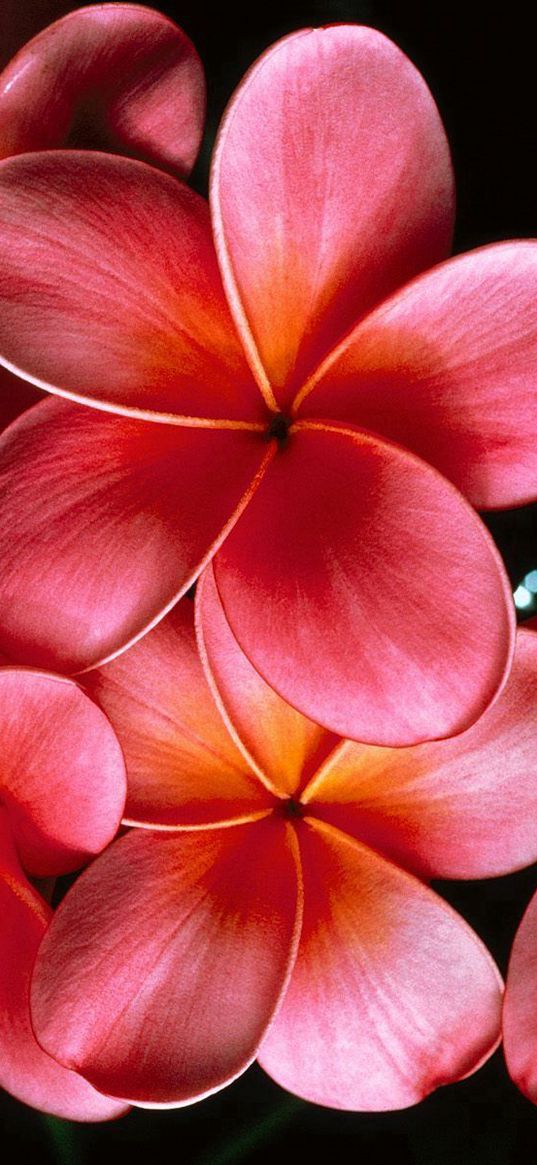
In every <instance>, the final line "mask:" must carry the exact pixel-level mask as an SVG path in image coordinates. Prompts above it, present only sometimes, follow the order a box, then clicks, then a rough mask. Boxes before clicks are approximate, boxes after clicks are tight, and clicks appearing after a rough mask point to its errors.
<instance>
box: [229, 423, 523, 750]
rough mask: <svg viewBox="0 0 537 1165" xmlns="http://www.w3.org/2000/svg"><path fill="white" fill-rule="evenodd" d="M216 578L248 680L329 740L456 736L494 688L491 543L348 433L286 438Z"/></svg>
mask: <svg viewBox="0 0 537 1165" xmlns="http://www.w3.org/2000/svg"><path fill="white" fill-rule="evenodd" d="M214 567H215V576H216V581H217V585H218V588H219V591H220V594H221V598H222V601H223V604H224V608H225V611H226V614H227V617H228V620H229V623H230V626H231V629H232V631H233V633H234V634H235V635H236V636H237V639H238V640H239V643H240V644H241V646H242V648H243V650H244V651H245V652H246V653H247V655H248V657H249V659H251V661H252V663H253V664H254V666H255V667H256V668H258V670H259V671H260V672H261V674H262V675H263V676H264V677H265V679H266V680H267V681H268V682H269V683H270V684H271V685H272V686H273V687H274V688H275V689H276V691H277V692H279V693H280V695H282V696H283V697H284V698H285V699H287V700H289V701H290V702H292V703H293V705H294V706H295V707H297V708H299V709H300V710H301V711H302V712H303V713H304V715H307V716H310V717H311V719H314V720H317V721H318V722H319V723H321V724H324V725H326V727H328V728H330V729H332V730H333V731H334V732H338V733H339V734H340V735H341V736H349V737H351V738H352V739H355V740H361V741H367V742H371V743H374V744H389V745H394V746H397V745H402V744H413V743H417V742H418V741H420V740H424V739H431V738H433V737H438V736H448V735H451V734H454V733H455V732H460V731H461V730H462V729H463V728H466V727H468V725H469V724H471V723H472V722H473V721H474V720H476V719H477V717H478V716H479V714H480V713H481V712H482V711H484V709H485V708H486V707H487V705H488V704H489V703H490V701H491V700H492V698H493V696H494V695H495V694H496V692H497V690H498V688H499V686H500V685H501V684H502V681H503V678H504V676H505V675H506V671H507V668H508V666H509V663H510V655H511V644H512V636H513V608H512V599H511V592H510V589H509V585H508V583H507V579H506V578H505V575H504V572H503V568H502V564H501V561H500V558H499V555H498V553H497V551H496V548H495V547H494V544H493V542H492V539H491V538H490V537H489V535H488V534H487V532H486V530H485V528H484V526H483V525H482V524H481V523H480V521H479V520H478V518H477V517H476V515H475V514H474V512H473V511H472V510H471V509H470V507H469V506H468V505H467V503H466V502H465V501H464V499H463V498H462V497H461V495H460V494H458V493H457V492H456V490H454V489H453V487H452V486H451V485H450V484H449V483H448V482H447V481H445V480H444V479H443V478H441V477H440V476H439V475H438V474H437V473H436V472H435V471H434V470H433V469H431V468H430V467H429V466H427V465H426V464H425V463H424V462H422V461H419V460H418V459H417V458H414V457H412V456H411V455H410V454H407V453H406V452H405V451H404V450H402V449H399V448H398V447H397V446H392V445H389V444H388V443H384V442H383V441H381V440H380V439H379V440H377V439H376V438H374V437H371V436H368V435H367V434H365V433H360V432H359V431H357V430H354V431H353V430H351V429H350V428H346V429H343V428H341V429H338V428H337V427H329V426H328V425H320V424H319V425H315V424H314V422H309V423H306V422H304V423H303V425H302V426H297V427H296V428H295V429H294V431H291V434H290V437H289V440H288V444H287V446H286V448H284V449H283V450H282V452H281V453H280V454H279V455H278V456H277V457H276V458H275V459H274V461H273V463H272V465H271V467H270V471H269V472H268V473H267V475H266V478H265V479H264V481H263V482H262V485H261V487H260V489H259V490H258V492H257V493H256V495H255V496H254V497H253V499H252V501H251V503H250V505H249V506H248V508H247V510H246V511H245V513H244V514H243V515H242V516H241V519H240V522H238V523H237V525H236V527H235V529H234V530H233V532H232V534H231V535H230V536H229V537H228V538H227V539H226V542H225V544H224V545H223V546H222V548H221V549H220V550H219V552H218V555H217V556H216V558H215V563H214Z"/></svg>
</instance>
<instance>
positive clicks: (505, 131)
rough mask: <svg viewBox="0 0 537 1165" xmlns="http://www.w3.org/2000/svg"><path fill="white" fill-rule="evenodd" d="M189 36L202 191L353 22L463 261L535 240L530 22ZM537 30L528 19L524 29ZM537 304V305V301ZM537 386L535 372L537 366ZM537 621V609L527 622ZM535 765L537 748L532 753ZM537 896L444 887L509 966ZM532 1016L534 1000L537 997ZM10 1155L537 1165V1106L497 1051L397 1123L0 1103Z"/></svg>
mask: <svg viewBox="0 0 537 1165" xmlns="http://www.w3.org/2000/svg"><path fill="white" fill-rule="evenodd" d="M154 6H155V7H157V8H159V9H160V10H161V11H163V12H165V13H167V14H168V15H170V16H172V17H173V18H174V19H175V20H176V21H177V22H178V23H179V24H181V25H182V27H183V28H184V29H185V30H186V32H187V33H188V34H189V35H190V37H191V39H192V40H193V41H194V43H195V45H196V47H197V49H198V51H199V53H200V55H201V57H202V60H203V62H204V64H205V68H206V71H207V79H208V89H209V117H208V133H207V140H206V144H205V146H204V149H203V152H202V156H201V158H200V161H199V163H198V165H197V167H196V170H195V172H194V184H195V185H196V186H197V188H198V189H199V190H201V191H202V192H205V190H206V182H207V168H208V158H209V156H210V152H211V146H212V141H213V138H214V132H215V129H216V126H217V124H218V121H219V119H220V116H221V114H222V111H223V109H224V107H225V104H226V102H227V100H228V98H229V96H230V94H231V92H232V91H233V88H234V87H235V85H236V84H237V82H238V81H239V79H240V77H241V76H242V74H243V72H244V70H245V69H246V68H247V67H248V65H250V64H251V62H252V61H253V60H254V59H255V58H256V56H258V54H259V53H260V52H262V50H263V49H264V48H266V47H267V45H269V44H270V43H271V42H272V41H274V40H275V39H277V38H278V37H280V36H282V35H283V34H284V33H286V32H288V31H291V30H292V29H295V28H300V27H303V26H305V25H309V24H326V23H331V22H337V21H356V22H360V23H365V24H370V25H372V26H374V27H376V28H379V29H381V30H382V31H383V32H385V33H387V34H388V35H389V36H391V37H392V38H393V39H394V40H395V41H396V42H397V43H398V44H399V45H400V46H401V47H402V48H403V49H404V50H405V52H406V53H407V54H408V55H409V56H410V57H411V59H412V60H413V61H414V63H415V64H416V65H417V66H418V67H419V68H420V69H421V71H422V73H423V74H424V76H425V78H426V80H427V81H428V84H429V86H430V88H431V89H432V91H433V94H434V96H435V98H436V100H437V103H438V105H439V108H440V111H441V114H442V116H443V119H444V122H445V124H446V128H447V131H448V136H449V139H450V142H451V146H452V150H453V157H454V164H455V172H456V178H457V189H458V220H457V233H456V239H455V249H456V250H457V251H460V250H467V249H469V248H472V247H475V246H478V245H480V244H482V243H487V242H490V241H492V240H496V239H503V238H515V237H531V236H535V235H537V200H536V197H535V179H534V170H535V163H536V156H535V155H536V148H535V147H536V129H535V122H536V115H537V101H536V94H535V63H534V57H535V47H534V46H535V34H536V32H537V28H536V22H535V17H533V18H528V15H527V12H525V6H524V7H523V5H522V4H517V3H511V4H510V5H508V6H505V7H504V8H503V9H502V8H500V7H499V6H498V7H496V8H495V9H493V8H492V6H490V7H487V6H485V5H481V4H477V3H473V4H472V3H471V2H470V3H469V4H466V5H463V4H460V3H458V2H457V0H455V2H454V3H449V4H448V3H436V4H435V3H434V2H432V0H430V2H427V0H421V2H419V0H415V2H406V0H400V2H396V0H392V2H389V0H385V2H381V0H379V2H376V0H369V2H364V3H360V2H359V0H354V2H352V0H331V2H327V3H321V2H317V0H310V2H309V3H308V2H301V3H299V2H297V0H295V2H292V3H273V4H272V5H270V7H268V6H265V5H264V4H262V3H259V2H258V3H251V2H250V4H248V5H247V6H246V7H244V6H243V5H240V4H239V3H237V2H236V0H227V2H226V3H225V4H219V5H218V6H215V7H213V6H211V7H210V6H209V5H208V4H207V3H206V0H195V2H194V3H191V2H188V0H184V2H182V3H179V2H177V0H176V2H175V3H174V2H170V3H159V4H156V5H154ZM72 7H76V4H70V3H65V2H64V0H33V2H32V0H0V61H2V60H6V59H7V58H8V57H9V55H10V53H11V52H12V51H14V50H15V49H16V47H18V44H19V43H20V42H21V41H22V40H23V39H26V37H29V36H31V35H32V34H33V33H34V32H36V31H37V30H38V29H39V28H41V27H43V25H44V24H45V23H47V19H48V18H50V17H53V16H56V15H60V14H62V13H63V12H66V11H69V10H70V9H71V8H72ZM530 19H531V23H530V22H529V20H530ZM536 308H537V305H536ZM536 377H537V370H536ZM487 524H488V525H489V528H490V529H491V531H492V533H493V535H494V537H495V538H496V540H497V542H498V545H499V547H500V550H501V552H502V554H503V556H504V559H505V562H506V565H507V569H508V571H509V573H510V575H511V578H512V582H513V587H516V586H517V585H518V584H519V583H520V582H521V581H522V579H523V577H524V576H525V574H526V573H527V572H528V571H530V570H531V569H534V568H537V505H536V506H533V507H525V508H523V509H521V510H518V511H509V512H505V513H502V514H496V515H492V516H489V517H488V518H487ZM536 612H537V606H535V604H534V606H533V608H531V607H530V608H527V609H526V610H525V611H524V612H521V614H522V616H523V617H526V616H527V615H530V614H532V613H536ZM536 766H537V742H536ZM536 887H537V871H536V870H535V868H533V869H529V870H526V871H523V872H522V873H519V874H514V875H512V876H511V877H508V878H497V879H492V880H489V881H487V882H480V883H464V884H463V883H454V882H451V883H441V884H440V883H439V884H438V889H440V891H441V893H443V894H444V895H445V897H446V898H448V899H449V901H450V902H451V903H452V904H453V905H454V906H455V907H456V908H457V909H459V910H460V911H461V913H463V914H464V915H465V917H466V918H467V919H468V920H469V922H470V923H471V924H472V925H473V926H474V928H475V929H476V931H477V932H478V933H479V934H480V935H481V937H482V938H483V939H484V941H485V942H486V943H487V944H488V946H489V947H490V949H491V951H492V953H493V954H494V956H495V957H496V959H497V960H498V963H499V965H500V967H501V969H502V971H505V969H506V963H507V958H508V953H509V948H510V944H511V941H512V937H513V935H514V932H515V929H516V926H517V924H518V921H519V919H520V917H521V914H522V911H523V909H524V907H525V905H526V903H527V901H528V900H529V897H530V895H531V894H532V893H533V891H534V889H535V888H536ZM536 1006H537V1000H536ZM0 1127H1V1129H2V1134H1V1139H0V1144H1V1147H2V1149H3V1150H4V1152H5V1153H6V1155H7V1154H8V1153H9V1154H10V1155H11V1153H24V1154H25V1155H26V1156H28V1159H29V1160H31V1161H36V1162H38V1163H39V1165H41V1162H42V1163H43V1165H49V1162H50V1163H53V1162H54V1163H56V1165H90V1163H93V1162H94V1161H96V1162H100V1161H108V1160H117V1159H118V1158H119V1159H122V1158H123V1157H124V1159H125V1160H129V1161H130V1162H138V1161H140V1162H142V1161H144V1162H145V1161H146V1160H149V1162H150V1163H151V1161H152V1160H154V1161H157V1160H160V1159H163V1158H164V1157H165V1156H166V1158H168V1157H169V1158H170V1159H171V1160H175V1159H177V1161H181V1162H184V1163H185V1165H250V1163H252V1165H253V1163H254V1162H255V1163H257V1165H268V1163H269V1162H273V1161H274V1160H275V1159H276V1161H277V1162H281V1163H282V1165H284V1162H287V1161H289V1162H291V1161H293V1162H294V1161H295V1160H296V1159H297V1158H301V1157H307V1156H308V1154H310V1153H311V1152H316V1151H317V1152H318V1153H319V1154H320V1155H323V1156H324V1155H327V1156H328V1159H329V1161H330V1162H331V1163H338V1162H340V1161H345V1162H346V1161H347V1160H350V1161H353V1162H354V1161H357V1162H358V1161H360V1160H362V1159H365V1160H367V1161H371V1162H373V1165H375V1163H376V1162H377V1161H379V1160H381V1159H382V1158H383V1157H384V1156H385V1155H386V1156H388V1155H390V1154H393V1156H394V1158H395V1160H396V1161H397V1165H466V1163H467V1162H468V1163H470V1162H471V1163H472V1165H519V1163H522V1162H524V1165H534V1163H535V1162H536V1160H537V1109H536V1108H533V1106H532V1105H530V1104H529V1102H528V1101H526V1100H524V1098H523V1097H522V1096H520V1095H519V1093H518V1092H517V1091H516V1089H515V1087H514V1086H513V1085H512V1084H511V1083H510V1081H509V1079H508V1077H507V1075H506V1072H505V1068H504V1066H503V1061H502V1057H501V1053H499V1052H498V1053H496V1055H495V1056H494V1057H493V1059H492V1060H491V1061H490V1062H489V1063H488V1064H487V1065H486V1066H485V1068H483V1069H482V1070H481V1071H480V1072H478V1073H477V1075H475V1076H474V1077H472V1078H470V1079H469V1080H466V1081H464V1082H463V1083H461V1084H457V1085H453V1086H451V1087H449V1088H445V1089H441V1090H440V1091H439V1092H437V1093H435V1094H434V1095H433V1096H432V1097H430V1098H429V1099H428V1100H426V1101H425V1102H423V1103H422V1104H421V1105H419V1106H417V1107H416V1108H412V1109H408V1110H406V1111H404V1112H399V1113H387V1114H382V1115H378V1114H361V1113H351V1114H349V1113H340V1112H333V1111H331V1110H328V1109H322V1108H319V1107H317V1106H315V1105H312V1104H308V1103H306V1102H304V1101H300V1100H298V1099H296V1098H294V1097H291V1096H289V1095H288V1094H287V1093H285V1092H283V1091H282V1090H281V1089H279V1088H278V1087H277V1086H276V1085H275V1084H273V1083H272V1081H270V1080H269V1079H268V1078H267V1077H266V1076H265V1075H264V1074H263V1073H262V1072H261V1071H260V1070H259V1069H257V1068H256V1067H254V1068H252V1069H250V1070H249V1071H248V1072H247V1073H246V1074H245V1076H243V1077H242V1078H241V1079H240V1080H238V1081H237V1082H236V1083H235V1084H232V1085H231V1086H230V1087H229V1088H228V1089H226V1090H224V1091H223V1092H221V1093H219V1094H217V1095H216V1096H215V1097H213V1098H211V1099H209V1100H206V1101H203V1102H202V1103H201V1104H198V1105H193V1106H191V1107H187V1108H184V1109H175V1110H172V1111H169V1112H148V1111H145V1112H144V1111H140V1110H138V1111H135V1112H133V1113H132V1114H131V1115H129V1116H128V1117H126V1118H124V1119H123V1120H121V1121H118V1122H116V1123H114V1124H103V1125H93V1126H82V1125H74V1124H69V1123H67V1122H62V1121H56V1120H54V1119H52V1118H47V1117H43V1116H42V1115H40V1114H38V1113H35V1112H33V1111H32V1110H30V1109H27V1108H25V1107H24V1106H23V1105H21V1104H19V1103H18V1102H17V1101H15V1100H12V1099H11V1098H10V1097H8V1096H6V1095H5V1094H0Z"/></svg>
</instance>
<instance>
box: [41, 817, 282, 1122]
mask: <svg viewBox="0 0 537 1165" xmlns="http://www.w3.org/2000/svg"><path fill="white" fill-rule="evenodd" d="M296 861H297V856H296V846H295V844H294V834H293V830H292V828H290V827H289V829H288V832H286V830H285V829H284V828H283V826H282V823H281V822H275V820H274V819H271V820H269V821H263V822H257V823H256V824H249V825H237V826H234V827H233V828H230V829H223V830H216V829H214V830H206V831H205V832H201V833H195V834H191V833H186V834H185V833H183V834H170V833H165V834H163V833H148V832H146V831H145V830H142V831H140V830H133V831H132V832H131V833H130V834H129V835H128V836H127V837H125V838H123V839H122V840H121V841H120V842H117V843H116V844H114V845H113V846H112V847H111V848H110V849H109V850H108V851H107V852H106V854H104V855H103V856H102V857H101V858H99V859H98V860H97V861H96V862H95V863H94V864H93V866H92V867H91V868H90V870H88V871H87V872H86V874H84V875H83V876H82V878H80V879H79V881H78V882H77V883H76V885H75V886H74V888H73V890H72V891H71V892H70V894H69V895H68V896H67V898H65V899H64V901H63V903H62V905H61V906H60V908H59V910H58V912H57V915H56V917H55V919H54V922H53V924H52V927H51V929H50V930H49V932H48V935H47V937H46V939H45V941H44V943H43V946H42V948H41V954H40V957H39V961H38V965H37V975H36V978H35V979H34V990H33V1019H34V1023H35V1026H36V1031H37V1033H38V1036H39V1040H40V1041H41V1042H42V1043H43V1045H44V1046H45V1047H46V1048H47V1049H48V1050H49V1052H50V1053H52V1054H53V1055H55V1056H57V1058H58V1059H59V1060H60V1061H61V1062H63V1063H65V1064H68V1065H70V1066H71V1067H77V1068H78V1069H79V1070H80V1071H81V1072H82V1073H83V1074H84V1076H86V1077H87V1078H88V1079H90V1080H91V1081H92V1082H93V1083H94V1084H97V1081H98V1082H99V1087H100V1088H106V1089H107V1091H109V1092H111V1093H112V1094H114V1095H116V1096H129V1097H131V1098H132V1099H133V1100H135V1101H137V1102H142V1103H144V1102H146V1103H151V1104H181V1103H184V1102H186V1101H188V1100H194V1099H198V1098H200V1097H201V1096H203V1095H205V1094H207V1093H209V1092H212V1091H215V1090H216V1089H218V1088H221V1087H222V1086H223V1085H224V1084H226V1083H228V1082H229V1081H230V1080H231V1079H233V1078H234V1077H235V1076H237V1075H238V1074H239V1073H240V1072H242V1071H243V1070H244V1068H246V1067H247V1065H248V1064H249V1063H250V1062H251V1060H252V1059H253V1057H254V1056H255V1053H256V1050H257V1047H258V1044H259V1041H260V1039H261V1038H262V1036H263V1035H264V1032H265V1030H266V1027H267V1024H268V1023H269V1021H270V1019H271V1017H272V1015H273V1013H274V1010H275V1008H276V1007H277V1004H278V1001H279V998H280V996H281V994H282V991H283V990H284V987H285V984H286V981H287V978H288V974H289V968H290V966H291V965H292V961H293V958H294V951H295V946H296V937H297V917H298V915H297V912H298V913H299V900H298V899H297V874H296V864H295V863H296ZM298 925H299V924H298Z"/></svg>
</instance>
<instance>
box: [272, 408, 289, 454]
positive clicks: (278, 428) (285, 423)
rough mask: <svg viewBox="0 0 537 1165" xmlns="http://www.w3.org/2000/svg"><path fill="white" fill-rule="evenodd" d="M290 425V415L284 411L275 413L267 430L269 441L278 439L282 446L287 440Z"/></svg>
mask: <svg viewBox="0 0 537 1165" xmlns="http://www.w3.org/2000/svg"><path fill="white" fill-rule="evenodd" d="M290 425H291V421H290V419H289V417H286V416H284V414H283V413H275V415H274V416H273V418H272V420H271V422H270V425H269V426H268V429H267V432H266V437H267V441H277V442H278V445H279V446H280V448H282V446H283V445H285V443H286V441H287V437H288V434H289V428H290Z"/></svg>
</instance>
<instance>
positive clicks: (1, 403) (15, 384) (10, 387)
mask: <svg viewBox="0 0 537 1165" xmlns="http://www.w3.org/2000/svg"><path fill="white" fill-rule="evenodd" d="M42 399H43V393H42V392H40V391H39V389H38V388H34V386H33V384H28V383H27V382H26V381H24V380H21V378H20V376H13V374H12V373H11V372H8V370H7V368H1V367H0V433H1V432H2V430H3V429H5V428H7V426H8V425H9V424H11V421H14V420H15V417H18V416H19V415H20V413H23V412H24V410H25V409H29V408H31V406H32V405H34V404H37V403H38V402H39V401H40V400H42Z"/></svg>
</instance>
